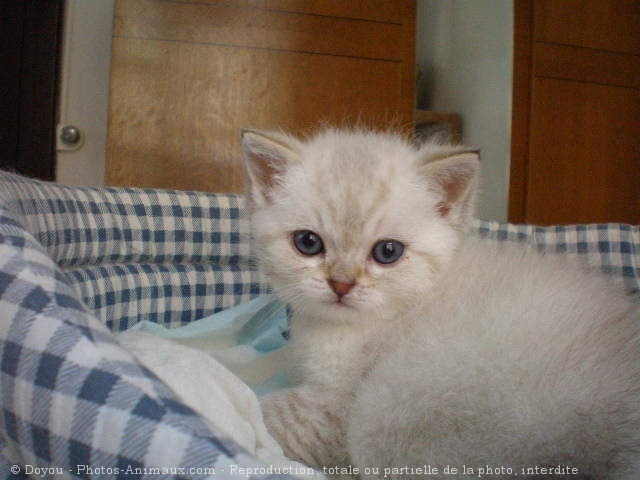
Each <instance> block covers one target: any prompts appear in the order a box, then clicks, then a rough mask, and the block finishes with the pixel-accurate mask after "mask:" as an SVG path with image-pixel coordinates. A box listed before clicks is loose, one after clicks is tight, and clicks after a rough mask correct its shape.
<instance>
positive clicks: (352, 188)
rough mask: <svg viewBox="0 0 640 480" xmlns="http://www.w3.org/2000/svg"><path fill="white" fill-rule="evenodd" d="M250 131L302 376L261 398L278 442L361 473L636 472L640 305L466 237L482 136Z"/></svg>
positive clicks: (256, 220) (272, 271)
mask: <svg viewBox="0 0 640 480" xmlns="http://www.w3.org/2000/svg"><path fill="white" fill-rule="evenodd" d="M242 143H243V150H244V156H245V162H246V166H247V176H248V179H249V191H248V197H249V200H250V210H251V216H252V228H253V234H254V238H255V243H256V248H257V255H258V258H259V259H260V261H261V262H262V268H263V269H264V272H265V273H266V275H267V276H268V278H269V280H270V282H271V284H272V286H273V287H274V289H275V290H276V292H277V293H278V294H279V295H280V296H281V297H282V298H283V299H284V300H285V301H287V302H289V303H290V305H291V307H292V310H293V319H292V332H291V338H292V340H291V345H290V348H291V352H290V355H291V363H292V365H293V366H294V367H295V379H296V381H297V385H296V386H295V387H293V388H291V389H287V390H284V391H281V392H277V393H274V394H271V395H269V396H267V397H265V398H264V399H263V401H262V406H263V411H264V415H265V421H266V422H267V426H268V428H269V429H270V431H271V433H272V434H273V435H274V436H275V437H276V438H277V439H278V440H279V442H280V443H281V444H282V446H283V448H284V450H285V453H286V454H287V455H289V456H291V457H293V458H295V459H298V460H301V461H304V462H306V463H308V464H310V465H315V466H335V465H343V466H346V465H349V464H353V465H354V466H355V467H357V468H358V469H359V471H360V475H361V477H363V478H382V477H383V476H384V475H385V474H388V475H387V478H422V477H423V476H424V475H423V473H420V472H419V471H418V470H415V469H414V470H413V474H412V473H411V472H412V471H411V470H410V469H409V467H411V466H416V467H418V466H424V465H431V466H432V467H434V468H439V472H440V473H442V472H443V469H444V468H445V467H446V466H447V465H449V466H450V467H455V468H457V469H458V474H460V473H462V468H463V465H464V466H466V467H467V468H474V469H477V468H484V467H487V466H488V467H491V468H493V467H495V468H499V467H504V468H513V469H514V470H513V472H516V473H520V472H521V468H522V467H523V465H524V466H525V467H529V466H530V467H535V466H536V465H537V466H547V467H549V466H556V465H558V464H563V465H567V466H569V467H570V468H577V469H578V471H579V475H570V476H569V478H576V479H577V478H597V479H613V478H616V479H622V478H624V479H627V478H628V479H631V478H640V460H639V459H638V455H639V453H638V452H639V451H640V332H639V327H640V318H638V317H639V315H638V308H637V306H635V305H633V304H632V303H631V302H630V301H629V300H628V299H626V298H625V297H624V296H623V295H622V294H620V293H618V291H617V290H615V289H612V288H610V287H609V286H608V285H607V283H606V282H605V281H604V280H603V279H602V278H601V277H600V276H599V275H595V274H594V275H592V274H587V273H585V272H582V271H580V270H578V269H576V268H574V267H572V266H571V265H569V264H568V263H567V262H566V261H564V260H563V259H561V258H558V257H545V256H542V255H540V254H538V253H537V252H534V251H532V250H529V249H528V248H527V247H525V246H522V245H517V244H509V245H507V244H504V243H501V244H497V243H495V242H491V241H487V240H478V239H473V238H468V237H467V236H466V234H465V233H464V232H465V229H466V227H467V224H468V223H469V220H470V218H471V214H472V210H473V201H474V195H475V189H476V183H477V177H478V170H479V162H478V156H477V154H476V153H475V152H472V151H465V150H464V149H461V148H457V147H450V146H441V145H433V144H428V145H425V146H423V147H421V148H419V149H416V148H414V147H413V146H412V145H410V144H409V143H408V142H406V141H404V140H403V139H401V138H400V137H399V136H396V135H393V134H382V133H374V132H366V131H357V132H341V131H334V130H327V131H324V132H322V133H320V134H318V135H316V136H315V137H313V138H310V139H307V140H305V141H301V140H298V139H295V138H293V137H290V136H287V135H284V134H279V133H263V132H257V131H244V132H243V137H242ZM403 467H404V470H402V469H403ZM385 468H387V469H389V468H396V469H398V470H396V471H395V472H394V471H385V470H384V469H385ZM366 469H370V470H369V471H368V474H367V470H366ZM375 469H378V470H377V472H378V473H376V470H375ZM394 474H395V476H394ZM512 475H513V473H511V474H508V473H507V474H500V475H494V476H493V477H492V478H510V477H511V476H512ZM455 476H456V475H446V476H445V477H442V478H455ZM429 478H440V477H439V476H438V475H431V476H430V477H429ZM530 478H531V477H530ZM542 478H544V475H542ZM556 478H562V476H558V477H556Z"/></svg>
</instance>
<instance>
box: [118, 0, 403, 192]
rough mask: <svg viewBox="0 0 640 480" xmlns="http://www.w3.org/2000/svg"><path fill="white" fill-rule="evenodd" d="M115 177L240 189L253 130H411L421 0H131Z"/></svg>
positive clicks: (127, 2)
mask: <svg viewBox="0 0 640 480" xmlns="http://www.w3.org/2000/svg"><path fill="white" fill-rule="evenodd" d="M114 20H115V21H114V34H113V58H112V74H111V86H110V89H111V91H110V111H109V138H108V151H107V167H106V180H107V183H108V184H110V185H135V186H143V187H168V188H180V189H195V190H207V191H229V192H238V191H242V189H243V174H242V166H241V162H240V159H239V148H238V137H239V129H240V128H241V127H252V128H264V129H274V128H281V129H286V130H288V131H294V132H297V133H304V132H307V131H309V130H311V129H313V128H315V127H318V126H319V125H320V124H321V123H322V122H328V123H332V124H335V123H338V124H354V123H356V122H358V121H360V122H362V123H364V124H367V125H373V126H383V125H388V124H390V123H395V124H397V125H400V126H406V127H407V128H410V127H411V125H412V120H413V111H414V82H415V80H414V63H415V59H414V57H415V45H414V44H415V38H414V37H415V2H414V1H409V0H367V1H353V2H352V1H348V2H345V1H342V0H317V1H304V0H233V1H223V0H218V1H215V0H208V1H207V0H200V1H198V2H193V1H184V2H181V1H172V2H165V1H158V0H119V1H118V2H117V4H116V11H115V18H114Z"/></svg>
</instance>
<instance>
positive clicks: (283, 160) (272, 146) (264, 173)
mask: <svg viewBox="0 0 640 480" xmlns="http://www.w3.org/2000/svg"><path fill="white" fill-rule="evenodd" d="M240 137H241V141H242V155H243V159H244V164H245V169H246V173H247V182H248V185H247V194H248V196H249V200H250V202H251V203H252V204H253V205H254V206H264V205H266V204H268V203H270V201H271V194H272V191H273V188H274V186H275V185H276V184H277V182H278V179H279V178H280V177H281V176H282V174H283V173H284V172H285V170H286V169H287V167H288V166H289V165H291V164H294V163H298V162H299V159H300V144H299V143H298V141H297V140H295V139H294V138H292V137H289V136H287V135H284V134H280V133H275V132H262V131H259V130H249V129H242V130H241V131H240Z"/></svg>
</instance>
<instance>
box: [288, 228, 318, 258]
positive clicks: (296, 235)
mask: <svg viewBox="0 0 640 480" xmlns="http://www.w3.org/2000/svg"><path fill="white" fill-rule="evenodd" d="M293 244H294V245H295V246H296V248H297V249H298V251H299V252H300V253H301V254H303V255H309V256H311V255H318V254H319V253H322V252H324V244H323V243H322V238H320V235H318V234H317V233H315V232H312V231H311V230H298V231H297V232H293Z"/></svg>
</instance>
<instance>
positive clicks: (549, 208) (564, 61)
mask: <svg viewBox="0 0 640 480" xmlns="http://www.w3.org/2000/svg"><path fill="white" fill-rule="evenodd" d="M515 6H516V9H515V11H516V17H515V37H514V38H515V47H514V104H513V119H512V156H511V165H512V167H511V185H510V206H509V220H510V221H512V222H527V223H537V224H563V223H587V222H626V223H634V224H636V223H640V2H637V1H632V0H517V1H516V4H515Z"/></svg>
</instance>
